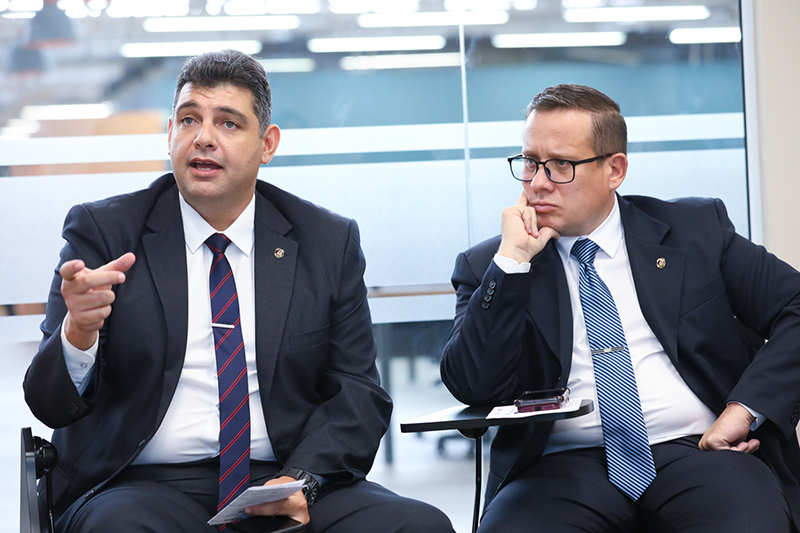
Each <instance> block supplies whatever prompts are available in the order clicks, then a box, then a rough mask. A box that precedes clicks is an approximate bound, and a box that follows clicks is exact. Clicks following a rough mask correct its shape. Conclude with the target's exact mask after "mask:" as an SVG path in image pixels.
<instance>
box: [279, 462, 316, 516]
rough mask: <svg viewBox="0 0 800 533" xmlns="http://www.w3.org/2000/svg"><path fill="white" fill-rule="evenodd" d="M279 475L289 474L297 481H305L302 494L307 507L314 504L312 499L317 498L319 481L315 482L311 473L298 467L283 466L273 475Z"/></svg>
mask: <svg viewBox="0 0 800 533" xmlns="http://www.w3.org/2000/svg"><path fill="white" fill-rule="evenodd" d="M281 476H289V477H293V478H295V479H296V480H298V481H305V482H306V486H305V487H303V495H304V496H305V497H306V501H307V502H308V506H309V507H311V506H312V505H314V501H315V500H316V499H317V492H318V491H319V482H317V480H316V478H315V477H314V476H313V475H311V474H310V473H308V472H306V471H305V470H301V469H299V468H284V469H283V470H281V471H280V472H278V473H277V474H275V476H274V477H276V478H278V477H281Z"/></svg>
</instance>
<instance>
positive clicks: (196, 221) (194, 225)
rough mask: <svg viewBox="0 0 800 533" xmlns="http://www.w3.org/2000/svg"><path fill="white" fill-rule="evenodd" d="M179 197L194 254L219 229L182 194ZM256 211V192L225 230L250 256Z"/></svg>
mask: <svg viewBox="0 0 800 533" xmlns="http://www.w3.org/2000/svg"><path fill="white" fill-rule="evenodd" d="M178 198H180V206H181V218H182V219H183V234H184V238H185V239H186V246H187V247H188V248H189V251H190V252H191V253H193V254H194V253H196V252H197V250H198V249H199V248H200V247H201V246H203V244H204V243H205V242H206V239H208V238H209V237H210V236H211V235H213V234H214V233H217V230H215V229H214V228H213V227H212V226H211V224H209V223H208V222H206V220H205V219H204V218H203V217H202V216H200V213H198V212H197V211H195V210H194V208H193V207H192V206H190V205H189V204H188V202H186V200H185V199H184V198H183V195H182V194H178ZM255 213H256V202H255V194H254V195H253V198H252V199H251V200H250V203H249V204H247V207H245V209H244V211H242V213H241V214H240V215H239V217H238V218H237V219H236V220H234V221H233V224H231V225H230V226H229V227H228V229H226V230H225V231H224V232H223V233H225V236H226V237H228V238H229V239H230V240H231V243H233V244H234V245H235V246H236V247H237V248H238V249H239V250H241V251H242V252H243V253H244V254H245V255H246V256H248V257H249V256H250V253H251V252H252V251H253V244H254V240H255V238H254V236H253V228H254V220H255Z"/></svg>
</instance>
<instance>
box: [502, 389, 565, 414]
mask: <svg viewBox="0 0 800 533" xmlns="http://www.w3.org/2000/svg"><path fill="white" fill-rule="evenodd" d="M568 401H569V389H568V388H566V387H564V388H561V389H546V390H538V391H526V392H524V393H522V396H520V397H519V398H517V399H516V400H514V405H515V406H516V407H517V412H518V413H532V412H536V411H548V410H551V409H558V408H560V407H564V405H565V404H566V403H567V402H568Z"/></svg>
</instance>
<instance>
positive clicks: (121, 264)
mask: <svg viewBox="0 0 800 533" xmlns="http://www.w3.org/2000/svg"><path fill="white" fill-rule="evenodd" d="M135 262H136V256H135V255H133V253H131V252H128V253H126V254H122V255H121V256H119V257H117V258H116V259H113V260H111V261H109V262H108V263H106V264H105V265H103V266H101V267H100V268H98V269H97V271H101V270H114V271H117V272H127V270H128V269H129V268H131V267H132V266H133V263H135Z"/></svg>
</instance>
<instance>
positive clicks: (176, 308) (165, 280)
mask: <svg viewBox="0 0 800 533" xmlns="http://www.w3.org/2000/svg"><path fill="white" fill-rule="evenodd" d="M147 228H148V229H149V230H150V231H151V233H145V234H144V235H142V247H143V248H144V252H145V257H146V259H147V265H148V267H149V268H150V275H151V276H152V278H153V283H154V284H155V287H156V291H157V293H158V298H159V300H160V301H161V306H162V309H163V310H164V317H165V320H166V329H167V347H166V361H165V366H164V377H163V383H164V387H163V388H162V394H161V403H160V406H159V410H158V423H159V424H160V423H161V420H162V419H163V417H164V414H165V413H166V411H167V407H168V406H169V403H170V401H171V399H172V395H173V393H174V392H175V387H177V385H178V379H179V378H180V375H181V370H182V368H183V360H184V358H185V356H186V337H187V331H188V327H189V326H188V320H189V317H188V308H187V306H188V301H189V294H188V274H187V272H186V245H185V242H186V239H185V237H184V232H183V222H182V220H181V216H180V205H179V203H178V188H177V186H174V185H173V186H172V187H171V188H169V189H167V190H166V191H165V192H164V193H163V194H162V195H161V196H160V197H159V198H158V200H157V201H156V203H155V205H154V207H153V211H152V212H151V214H150V217H149V218H148V219H147Z"/></svg>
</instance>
